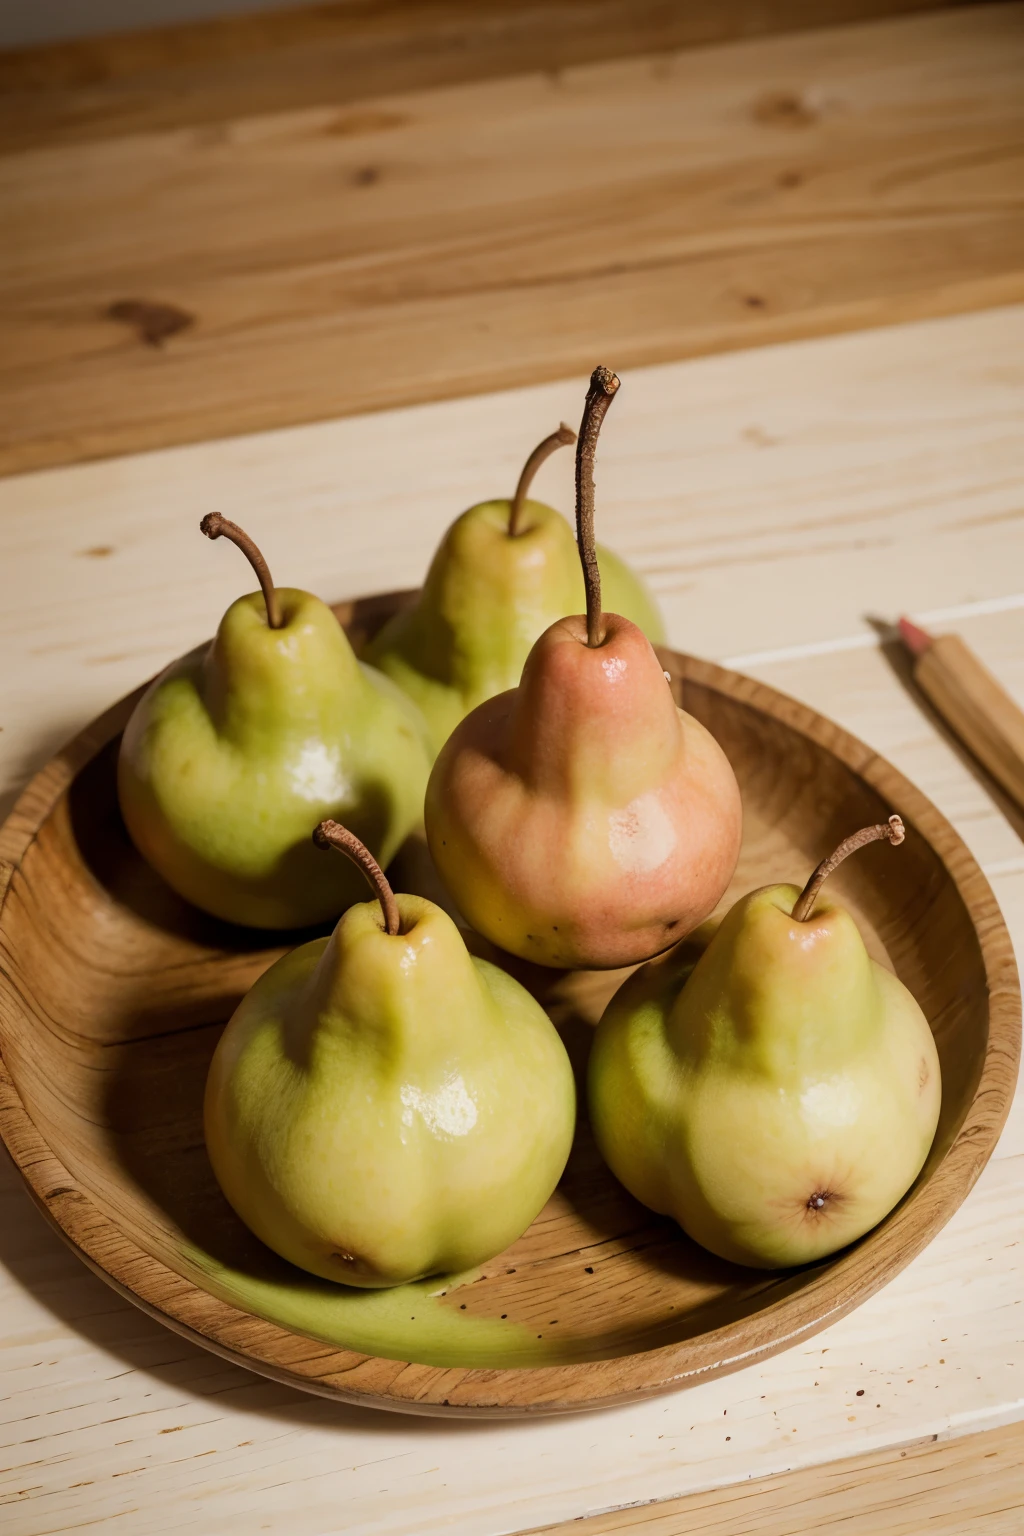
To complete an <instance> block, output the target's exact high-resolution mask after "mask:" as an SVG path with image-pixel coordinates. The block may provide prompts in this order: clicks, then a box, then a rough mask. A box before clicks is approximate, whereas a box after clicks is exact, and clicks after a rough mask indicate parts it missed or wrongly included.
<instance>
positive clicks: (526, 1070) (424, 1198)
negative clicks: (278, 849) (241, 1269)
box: [205, 821, 576, 1286]
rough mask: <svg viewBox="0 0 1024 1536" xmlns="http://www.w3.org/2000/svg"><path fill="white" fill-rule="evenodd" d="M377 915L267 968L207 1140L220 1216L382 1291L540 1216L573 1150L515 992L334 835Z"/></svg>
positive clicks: (322, 836)
mask: <svg viewBox="0 0 1024 1536" xmlns="http://www.w3.org/2000/svg"><path fill="white" fill-rule="evenodd" d="M316 836H317V839H318V841H319V845H320V847H322V848H327V847H330V846H331V845H333V846H335V847H336V848H338V849H339V850H340V851H341V852H344V853H347V854H348V855H349V857H350V858H352V859H353V860H354V861H356V862H357V863H358V864H359V865H360V867H361V868H362V869H363V871H364V872H365V874H366V875H367V876H368V877H369V878H370V880H371V881H372V883H373V886H374V888H375V890H376V892H377V895H378V900H375V901H370V902H366V903H361V904H359V905H358V906H354V907H350V908H349V910H348V911H347V912H346V913H345V914H344V916H343V917H342V918H341V920H340V921H339V923H338V925H337V927H336V928H335V930H334V932H333V934H332V935H331V937H330V938H329V939H314V940H313V941H312V943H309V944H303V945H301V946H300V947H299V948H298V949H295V950H293V951H292V953H291V954H289V955H286V956H285V957H284V959H282V960H279V961H278V962H277V963H276V965H273V966H271V967H270V969H269V970H268V971H266V972H265V973H264V974H263V976H261V977H260V979H259V981H257V982H256V985H255V986H254V987H253V988H252V990H251V991H250V992H249V993H248V995H247V996H246V997H245V998H244V999H243V1000H242V1002H241V1004H240V1005H239V1007H238V1009H237V1011H236V1012H235V1014H234V1015H233V1017H232V1019H231V1021H230V1022H229V1024H228V1026H227V1028H226V1029H225V1031H224V1034H223V1035H222V1037H221V1039H220V1042H219V1044H218V1046H217V1049H216V1052H215V1054H214V1057H213V1062H212V1064H211V1067H210V1075H209V1078H208V1081H207V1088H206V1105H205V1126H206V1145H207V1148H208V1151H209V1154H210V1161H211V1163H212V1164H213V1170H214V1173H215V1174H216V1175H217V1179H218V1182H219V1183H220V1186H221V1188H222V1190H223V1191H224V1193H225V1195H226V1196H227V1198H228V1200H229V1201H230V1203H231V1205H232V1206H233V1207H234V1208H235V1210H236V1211H237V1213H238V1215H239V1216H240V1217H241V1218H242V1220H243V1221H244V1222H245V1223H246V1225H247V1226H248V1227H249V1228H250V1229H251V1230H252V1231H253V1232H255V1233H256V1235H257V1237H259V1238H261V1239H262V1240H263V1242H265V1243H266V1244H267V1245H268V1246H269V1247H270V1248H273V1249H274V1251H275V1252H276V1253H279V1254H281V1256H282V1257H283V1258H286V1259H290V1260H291V1262H292V1263H293V1264H298V1265H299V1266H301V1268H303V1269H306V1270H309V1271H310V1272H311V1273H312V1274H315V1275H322V1276H323V1277H324V1278H326V1279H328V1280H339V1281H343V1282H344V1283H345V1284H347V1285H356V1286H388V1285H399V1284H402V1283H404V1282H406V1281H410V1280H416V1279H419V1278H421V1277H422V1276H425V1275H431V1274H437V1273H449V1272H452V1271H459V1270H465V1269H468V1268H471V1267H472V1266H473V1265H475V1264H479V1263H482V1262H483V1261H484V1260H485V1259H489V1258H492V1257H493V1256H494V1255H495V1254H496V1253H499V1252H501V1250H502V1249H503V1248H506V1247H507V1246H508V1245H509V1244H510V1243H512V1242H514V1241H515V1239H516V1238H517V1237H519V1236H520V1235H521V1234H522V1233H523V1232H525V1230H526V1228H527V1227H528V1226H529V1225H530V1223H531V1222H532V1221H533V1219H534V1217H535V1216H536V1215H537V1214H538V1213H539V1212H540V1210H541V1209H542V1208H543V1206H544V1205H545V1204H546V1202H547V1200H548V1198H549V1197H550V1195H551V1193H552V1191H553V1190H554V1188H555V1185H556V1184H557V1182H558V1180H559V1178H560V1177H561V1174H562V1170H563V1168H564V1167H565V1163H566V1159H567V1158H568V1156H569V1148H570V1146H571V1143H572V1136H573V1129H574V1125H575V1115H576V1097H575V1087H574V1083H573V1075H572V1069H571V1067H570V1065H569V1059H568V1057H567V1055H566V1052H565V1048H564V1046H563V1045H562V1042H561V1040H560V1039H559V1037H558V1035H557V1033H556V1031H555V1028H554V1026H553V1025H552V1023H551V1021H550V1020H549V1019H548V1017H547V1015H546V1014H545V1013H544V1011H543V1009H542V1008H541V1006H540V1004H539V1003H537V1002H536V1001H535V1000H534V999H533V998H532V997H531V996H530V994H529V993H528V992H527V991H526V989H525V988H524V987H522V986H520V984H519V983H518V982H517V981H513V979H512V978H511V976H508V975H506V973H505V972H504V971H502V970H499V969H498V967H497V966H495V965H490V964H489V963H488V962H487V961H485V960H480V959H476V958H474V957H473V956H471V955H470V954H469V952H468V950H467V949H466V945H465V942H464V940H463V938H462V936H461V934H460V933H459V931H458V929H457V928H456V927H455V925H454V923H453V922H452V920H451V918H449V917H448V916H447V915H446V913H444V912H443V911H442V910H441V908H440V907H437V906H435V905H434V904H433V902H430V901H427V900H425V899H424V898H423V897H419V896H397V897H396V896H395V895H394V894H393V893H392V891H391V888H390V886H389V885H388V883H387V880H386V879H385V877H384V875H383V874H382V872H381V870H380V867H379V866H378V865H377V863H376V862H375V860H374V859H373V858H372V856H371V855H370V854H369V853H368V852H367V850H366V849H365V848H364V847H363V845H362V844H361V843H360V842H359V841H358V839H356V838H354V837H352V835H351V833H350V832H348V831H347V829H346V828H344V827H340V826H338V825H337V824H336V823H335V822H331V821H326V822H324V823H322V825H321V826H320V827H319V828H318V829H317V833H316Z"/></svg>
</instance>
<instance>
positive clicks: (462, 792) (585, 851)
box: [426, 613, 741, 969]
mask: <svg viewBox="0 0 1024 1536" xmlns="http://www.w3.org/2000/svg"><path fill="white" fill-rule="evenodd" d="M603 623H604V626H605V633H604V639H603V640H602V642H601V644H600V645H598V646H596V647H591V646H589V645H588V644H587V625H586V620H585V619H584V618H582V617H575V618H567V619H562V620H560V621H559V622H558V623H556V624H553V625H552V626H551V627H550V629H548V630H547V631H546V632H545V633H544V634H543V635H542V636H541V638H540V639H539V640H538V641H537V643H536V644H535V645H534V647H533V649H532V650H531V652H530V654H529V657H528V659H527V662H526V666H525V668H524V670H523V676H522V681H521V683H520V686H519V687H518V688H516V689H513V690H511V691H510V692H507V693H504V694H501V695H499V696H498V697H497V698H495V699H492V700H490V701H489V702H488V703H486V704H483V705H481V706H480V707H479V708H478V709H476V710H474V711H473V712H472V714H470V715H468V716H467V718H466V719H465V720H464V721H463V722H462V724H461V725H460V726H458V728H457V729H456V730H455V732H454V733H453V735H452V736H451V737H450V739H449V740H448V742H447V743H446V744H445V746H444V748H443V749H442V751H441V753H440V755H439V756H438V758H437V761H436V762H435V764H434V768H433V770H432V772H431V775H430V781H429V783H428V786H427V798H426V829H427V840H428V843H429V846H430V852H431V855H432V857H433V859H434V862H435V864H436V866H437V868H438V870H439V872H440V874H441V877H442V879H443V880H444V882H445V884H446V885H447V886H448V888H449V890H450V891H451V894H452V896H453V897H454V899H455V902H456V904H457V905H458V907H459V910H460V911H461V912H462V913H464V915H465V917H466V918H467V920H468V921H469V922H470V924H471V925H472V926H473V927H474V928H476V929H478V930H479V932H480V933H482V934H484V936H485V937H486V938H488V939H490V940H491V941H492V942H493V943H495V944H497V945H499V946H500V947H501V948H503V949H506V950H509V951H510V952H511V953H512V954H514V955H519V956H521V957H522V958H523V959H525V960H531V961H535V962H537V963H539V964H541V965H548V966H558V967H564V968H584V969H611V968H613V967H616V966H622V965H630V964H635V963H637V962H638V961H641V960H645V959H648V958H650V956H651V955H655V954H658V953H659V952H660V951H662V950H664V949H666V948H668V947H669V945H671V944H673V943H674V942H675V941H676V940H677V939H679V938H681V937H683V935H684V934H686V933H688V932H689V931H690V930H691V929H692V928H694V927H696V926H697V924H698V923H700V922H701V921H702V920H703V919H704V918H705V917H707V915H708V913H709V912H710V911H711V910H712V908H713V907H714V906H715V905H716V904H717V902H718V901H719V899H720V897H721V896H722V893H723V892H724V890H725V888H726V886H727V885H728V883H729V880H730V878H731V876H732V873H733V870H734V869H735V867H736V860H737V858H738V856H739V847H740V833H741V808H740V796H739V789H738V787H737V784H736V779H735V777H734V775H733V772H732V768H731V767H730V765H729V762H728V759H727V758H726V756H725V754H724V752H723V751H722V749H721V747H719V745H718V743H717V742H716V741H715V739H714V737H712V736H711V735H710V733H709V732H708V731H707V730H705V728H704V727H703V726H702V725H701V724H700V723H699V722H698V721H696V720H694V719H693V718H692V717H691V716H690V715H687V714H685V713H684V712H683V711H682V710H680V709H677V708H676V705H675V702H674V700H673V698H672V693H671V690H670V688H669V685H668V683H667V681H666V679H665V674H664V672H663V671H662V668H661V664H660V662H659V661H658V658H657V656H656V655H655V653H654V651H653V649H652V647H651V645H650V642H649V641H648V640H647V639H646V637H645V636H644V635H643V633H642V632H641V631H640V630H639V629H638V628H637V626H636V625H635V624H632V623H630V621H629V620H628V619H625V618H622V617H620V616H618V615H615V614H608V613H605V614H604V615H603Z"/></svg>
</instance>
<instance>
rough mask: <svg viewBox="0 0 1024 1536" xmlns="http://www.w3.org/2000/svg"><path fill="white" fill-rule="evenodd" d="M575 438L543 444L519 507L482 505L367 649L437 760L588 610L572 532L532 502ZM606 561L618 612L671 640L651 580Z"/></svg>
mask: <svg viewBox="0 0 1024 1536" xmlns="http://www.w3.org/2000/svg"><path fill="white" fill-rule="evenodd" d="M575 438H576V434H575V433H574V432H573V430H572V428H571V427H567V426H565V425H564V424H563V425H562V426H561V427H560V428H559V429H558V431H557V432H554V433H552V435H551V436H550V437H548V438H545V439H544V441H543V442H542V443H540V444H539V445H538V446H537V448H535V449H534V451H533V453H532V454H531V455H530V458H529V459H528V460H527V462H526V465H525V467H524V469H523V473H522V475H521V476H520V478H519V484H518V486H517V487H516V493H515V495H514V496H513V498H512V499H511V501H508V500H502V501H483V502H480V503H479V504H478V505H477V506H474V507H470V508H469V511H468V512H463V514H462V516H461V517H459V518H457V519H456V521H455V522H454V523H453V524H452V525H451V527H450V528H449V529H448V532H447V533H446V534H445V536H444V538H443V539H442V540H441V543H440V545H439V547H438V549H437V551H436V553H435V555H434V558H433V560H432V562H431V565H430V570H429V571H428V572H427V579H426V581H425V582H424V584H423V590H422V592H421V593H420V594H419V597H418V598H417V600H416V602H415V603H414V604H413V605H412V607H410V608H407V609H404V610H403V611H402V612H401V613H398V614H396V615H395V616H394V617H393V618H392V619H390V620H389V621H388V623H387V624H385V625H384V627H383V629H381V630H380V631H379V633H378V634H377V635H376V636H375V637H374V639H373V640H372V641H371V642H370V644H369V646H368V647H367V650H366V657H367V660H368V661H371V662H372V663H373V664H374V666H377V667H379V668H380V669H381V671H382V672H386V673H387V675H388V676H389V677H391V678H393V679H394V681H395V682H396V683H397V684H398V686H399V687H400V688H402V689H403V690H404V691H405V692H406V693H407V694H408V695H409V697H410V698H412V699H414V700H415V701H416V703H417V704H418V705H419V707H420V709H421V710H422V712H423V715H424V717H425V719H426V721H427V725H428V728H429V730H430V734H431V739H432V742H433V748H434V751H435V753H436V752H439V751H440V750H441V747H442V746H443V745H444V743H445V742H446V741H447V739H448V737H449V736H450V735H451V733H452V731H453V730H454V729H455V727H456V726H457V725H458V723H459V721H460V720H462V719H463V717H464V716H465V715H467V714H468V713H469V712H470V710H472V709H475V708H476V706H477V705H478V704H482V703H484V701H485V700H487V699H490V698H493V697H494V695H495V694H498V693H504V692H505V690H506V689H508V688H514V687H515V686H516V684H517V683H518V682H519V678H520V674H521V673H522V670H523V663H524V662H525V661H526V657H527V655H528V654H529V651H530V647H531V646H532V645H533V643H534V641H535V640H536V639H537V637H538V636H539V635H541V634H543V632H544V630H546V629H547V628H548V626H549V625H551V624H553V623H554V622H555V620H556V619H560V618H562V617H563V616H564V615H565V614H567V613H575V612H577V611H578V610H579V608H580V607H581V606H582V598H583V585H582V579H581V576H580V565H579V557H578V555H577V553H576V545H575V541H574V539H573V534H572V529H571V528H570V526H569V524H568V523H567V522H566V520H565V518H564V517H562V515H561V514H560V513H559V512H556V511H555V510H554V508H553V507H549V506H545V504H544V503H543V502H540V501H530V500H528V499H527V498H526V491H527V489H528V488H529V485H530V482H531V481H532V478H533V476H534V474H535V473H536V471H537V468H538V467H539V465H540V464H542V463H543V462H544V460H545V459H546V458H547V457H548V456H549V455H550V454H551V453H553V452H554V451H555V449H557V448H559V447H561V446H563V445H567V444H569V443H572V442H574V441H575ZM598 555H599V558H600V562H601V573H602V577H603V579H604V584H605V596H606V598H607V599H608V604H609V608H610V610H611V611H612V612H615V613H621V614H623V615H625V617H626V618H629V619H632V620H633V622H634V623H635V624H637V625H639V627H640V628H641V629H642V630H643V631H644V632H645V634H646V635H647V637H648V639H649V640H651V641H653V642H654V643H655V644H657V643H659V642H660V641H662V640H663V639H664V632H663V628H662V623H661V617H660V615H659V613H658V610H657V607H656V605H655V603H654V600H653V598H652V597H651V595H650V593H649V592H648V591H647V589H646V587H645V586H644V584H643V582H642V581H641V580H640V578H639V577H638V576H636V575H634V573H633V572H632V571H631V570H630V569H629V567H628V566H627V565H626V564H625V563H624V561H622V560H620V559H619V558H618V557H617V556H615V555H613V554H612V553H611V552H610V551H609V550H604V549H602V550H599V551H598Z"/></svg>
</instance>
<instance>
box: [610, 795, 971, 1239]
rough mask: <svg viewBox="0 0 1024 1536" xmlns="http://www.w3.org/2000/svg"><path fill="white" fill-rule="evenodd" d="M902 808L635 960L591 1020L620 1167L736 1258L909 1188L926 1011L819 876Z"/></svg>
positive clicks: (826, 1234)
mask: <svg viewBox="0 0 1024 1536" xmlns="http://www.w3.org/2000/svg"><path fill="white" fill-rule="evenodd" d="M903 835H904V828H903V824H902V822H901V820H900V818H899V817H892V818H890V820H889V821H888V822H885V823H878V824H876V825H874V826H872V827H867V828H864V829H863V830H862V831H861V832H859V833H856V834H854V835H853V836H852V837H850V838H847V839H846V840H845V841H844V842H843V843H841V844H840V846H839V847H838V848H837V849H836V851H835V853H834V854H833V855H831V857H830V858H828V859H826V860H823V861H822V863H821V864H820V865H819V866H818V868H817V869H816V870H815V872H814V874H813V875H812V876H811V879H810V880H809V881H808V882H807V885H806V886H805V887H804V890H803V891H802V892H801V891H798V890H797V888H796V887H795V886H789V885H772V886H765V887H764V888H762V889H761V890H757V891H753V892H751V893H750V894H749V895H748V896H745V897H743V898H742V899H741V900H740V901H738V902H737V903H736V904H735V906H733V907H732V909H731V910H730V911H729V912H728V913H727V915H726V916H725V918H724V919H723V920H722V923H721V925H720V926H719V927H718V929H717V931H716V932H715V934H714V936H713V937H712V938H711V940H710V942H709V943H708V945H707V947H706V949H705V950H704V952H703V953H702V954H701V955H700V956H699V958H697V959H696V962H695V963H694V957H693V955H692V954H686V953H685V947H684V948H683V949H681V950H674V951H672V952H670V953H669V954H668V955H666V956H665V957H663V958H662V959H660V960H656V961H653V962H652V963H651V964H649V965H646V966H644V967H642V968H641V969H640V970H639V971H637V972H636V973H635V974H634V975H633V976H632V977H630V978H629V980H628V981H627V982H626V983H625V984H624V985H623V986H622V987H621V988H620V990H619V991H618V992H617V993H616V995H615V997H614V998H613V999H612V1001H611V1003H610V1004H609V1005H608V1008H607V1010H606V1011H605V1014H604V1016H603V1018H602V1020H601V1023H600V1025H599V1026H598V1030H597V1034H596V1036H595V1040H594V1048H593V1051H592V1054H591V1058H590V1067H589V1088H588V1092H589V1103H590V1117H591V1123H592V1125H593V1128H594V1133H595V1136H596V1138H597V1142H598V1145H599V1147H600V1149H601V1152H602V1154H603V1156H604V1158H605V1160H606V1162H607V1163H608V1165H609V1167H610V1168H611V1170H612V1172H613V1173H614V1174H615V1175H616V1177H617V1178H618V1179H619V1180H620V1181H621V1182H622V1183H623V1184H624V1185H625V1186H626V1188H627V1189H628V1190H630V1192H631V1193H632V1194H633V1195H635V1196H636V1197H637V1198H638V1199H639V1200H641V1201H643V1203H644V1204H645V1205H648V1206H650V1208H651V1209H652V1210H655V1211H658V1212H660V1213H662V1214H664V1215H669V1216H673V1217H674V1218H675V1219H676V1220H677V1221H678V1222H679V1224H680V1225H681V1226H682V1227H683V1228H684V1230H685V1231H686V1232H687V1233H688V1234H689V1235H690V1236H691V1237H692V1238H694V1239H695V1240H696V1241H697V1242H699V1243H701V1244H702V1245H703V1246H704V1247H705V1248H708V1249H710V1250H711V1252H713V1253H716V1254H718V1255H719V1256H720V1257H722V1258H725V1259H729V1260H732V1261H734V1262H736V1263H740V1264H747V1265H752V1266H756V1267H759V1268H766V1269H773V1268H781V1267H786V1266H789V1265H796V1264H806V1263H810V1262H813V1261H815V1260H817V1259H821V1258H824V1257H826V1256H827V1255H829V1254H831V1253H834V1252H836V1251H837V1250H838V1249H840V1248H844V1247H846V1245H847V1244H849V1243H851V1242H854V1241H855V1240H856V1239H857V1238H859V1237H862V1236H863V1235H864V1233H866V1232H868V1231H869V1230H870V1229H871V1228H872V1227H874V1226H875V1225H877V1223H878V1222H879V1221H881V1220H882V1219H883V1217H885V1216H886V1215H887V1214H888V1212H889V1211H890V1210H892V1208H893V1207H894V1206H895V1205H896V1204H897V1203H898V1202H899V1200H900V1199H902V1197H903V1196H904V1195H905V1194H906V1192H907V1190H908V1189H909V1188H910V1186H911V1185H912V1184H913V1182H914V1180H915V1179H916V1178H917V1175H918V1174H919V1172H920V1171H921V1168H922V1167H923V1165H924V1162H925V1159H926V1158H927V1155H928V1151H929V1149H930V1147H931V1144H932V1140H933V1138H934V1135H935V1128H936V1125H937V1123H938V1115H939V1107H940V1102H941V1080H940V1069H939V1058H938V1053H937V1051H936V1048H935V1042H934V1039H933V1037H932V1033H931V1030H930V1028H929V1025H928V1021H927V1020H926V1019H925V1017H924V1014H923V1013H922V1012H921V1009H920V1007H919V1006H918V1004H917V1003H916V1002H915V1000H914V998H913V997H912V996H911V994H910V993H909V992H908V991H907V989H906V987H904V986H903V985H902V983H901V982H900V981H899V980H898V978H897V977H896V976H894V975H893V974H892V972H891V971H889V970H888V969H886V967H884V966H882V965H879V964H878V963H877V962H876V961H874V960H872V959H871V958H870V956H869V955H868V953H867V950H866V948H865V945H864V941H863V939H862V937H861V935H860V932H859V930H858V928H857V926H856V924H855V922H854V921H853V919H852V918H851V917H850V915H849V913H848V912H847V911H846V910H845V909H844V908H843V907H841V906H840V905H839V904H838V903H837V902H835V901H834V900H833V899H832V898H831V896H830V894H829V892H828V890H827V889H826V890H824V891H822V886H823V883H824V881H825V879H826V878H827V876H828V875H829V874H830V873H831V872H832V871H833V870H834V869H835V868H836V867H837V866H838V864H839V863H840V862H842V860H843V859H844V858H845V857H847V856H848V855H849V854H850V853H852V852H854V851H856V850H857V849H858V848H861V847H864V846H865V845H866V844H867V843H869V842H874V841H880V840H888V841H889V842H891V843H892V844H893V845H898V844H899V843H900V842H901V841H902V840H903Z"/></svg>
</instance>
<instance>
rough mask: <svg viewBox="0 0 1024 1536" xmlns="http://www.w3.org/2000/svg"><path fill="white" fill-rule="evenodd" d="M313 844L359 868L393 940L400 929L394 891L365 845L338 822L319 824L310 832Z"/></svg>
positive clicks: (387, 931)
mask: <svg viewBox="0 0 1024 1536" xmlns="http://www.w3.org/2000/svg"><path fill="white" fill-rule="evenodd" d="M313 841H314V843H316V845H317V847H318V848H337V850H338V852H339V853H343V854H345V856H346V857H347V858H350V859H351V860H352V862H353V864H358V865H359V868H360V869H361V870H362V872H363V874H364V875H365V876H366V878H367V880H368V881H369V882H370V885H371V886H372V887H373V893H374V895H375V896H376V898H377V900H378V901H379V902H380V909H381V912H382V913H383V914H384V930H385V932H386V933H389V934H390V935H391V937H392V938H394V937H395V936H396V934H398V932H399V931H400V929H401V921H400V919H399V916H398V902H397V901H396V900H395V893H394V891H393V890H392V889H391V887H390V885H388V882H387V876H386V875H385V873H384V871H383V870H382V869H381V867H380V865H379V864H378V863H377V860H376V859H375V858H374V856H373V854H372V853H371V852H370V850H369V848H367V847H366V845H365V843H361V842H360V841H359V839H358V837H356V835H355V833H354V832H350V831H349V830H348V827H343V826H342V825H341V822H340V821H322V822H321V823H320V825H319V826H318V827H317V829H316V831H315V832H314V833H313Z"/></svg>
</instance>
